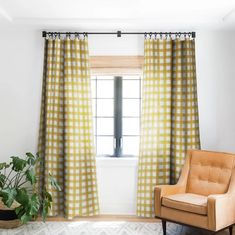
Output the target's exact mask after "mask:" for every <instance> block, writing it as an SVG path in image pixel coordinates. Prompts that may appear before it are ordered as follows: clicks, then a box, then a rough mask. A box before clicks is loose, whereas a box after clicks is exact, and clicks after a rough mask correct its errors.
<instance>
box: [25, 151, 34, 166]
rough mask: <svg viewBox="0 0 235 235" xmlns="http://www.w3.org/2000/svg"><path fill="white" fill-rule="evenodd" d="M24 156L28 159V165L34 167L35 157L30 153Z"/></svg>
mask: <svg viewBox="0 0 235 235" xmlns="http://www.w3.org/2000/svg"><path fill="white" fill-rule="evenodd" d="M26 156H27V157H28V159H27V162H28V164H29V165H32V166H34V165H35V163H36V157H35V156H34V155H33V154H32V153H26Z"/></svg>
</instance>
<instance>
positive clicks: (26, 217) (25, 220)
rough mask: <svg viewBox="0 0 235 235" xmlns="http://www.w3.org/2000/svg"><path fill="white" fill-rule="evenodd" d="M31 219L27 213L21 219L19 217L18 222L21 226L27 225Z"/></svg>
mask: <svg viewBox="0 0 235 235" xmlns="http://www.w3.org/2000/svg"><path fill="white" fill-rule="evenodd" d="M31 219H32V216H31V215H29V214H27V213H24V214H23V215H22V216H21V217H20V220H21V222H22V223H23V224H25V223H27V222H28V221H30V220H31Z"/></svg>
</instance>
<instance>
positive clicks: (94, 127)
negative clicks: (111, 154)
mask: <svg viewBox="0 0 235 235" xmlns="http://www.w3.org/2000/svg"><path fill="white" fill-rule="evenodd" d="M93 133H94V135H96V118H93Z"/></svg>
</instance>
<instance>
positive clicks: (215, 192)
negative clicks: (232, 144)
mask: <svg viewBox="0 0 235 235" xmlns="http://www.w3.org/2000/svg"><path fill="white" fill-rule="evenodd" d="M234 166H235V155H234V154H229V153H220V152H210V151H202V150H190V151H188V155H187V158H186V161H185V165H184V167H183V169H182V172H181V176H180V179H179V181H178V183H177V184H176V185H161V186H156V187H155V190H154V197H155V198H154V200H155V215H156V218H160V219H161V220H162V226H163V234H164V235H166V221H171V222H175V223H179V224H183V225H189V226H193V227H197V228H202V229H205V230H209V231H213V232H214V233H217V232H218V231H221V230H223V229H226V228H229V231H230V235H231V234H232V226H233V224H235V168H234Z"/></svg>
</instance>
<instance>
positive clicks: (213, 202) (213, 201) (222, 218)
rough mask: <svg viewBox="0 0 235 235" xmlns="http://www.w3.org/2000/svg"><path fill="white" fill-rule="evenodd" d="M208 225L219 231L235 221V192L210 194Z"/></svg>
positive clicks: (211, 228)
mask: <svg viewBox="0 0 235 235" xmlns="http://www.w3.org/2000/svg"><path fill="white" fill-rule="evenodd" d="M207 207H208V209H207V210H208V227H209V229H210V230H213V231H217V230H220V229H222V228H225V227H227V226H230V225H232V224H234V223H235V193H226V194H214V195H209V196H208V200H207Z"/></svg>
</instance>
